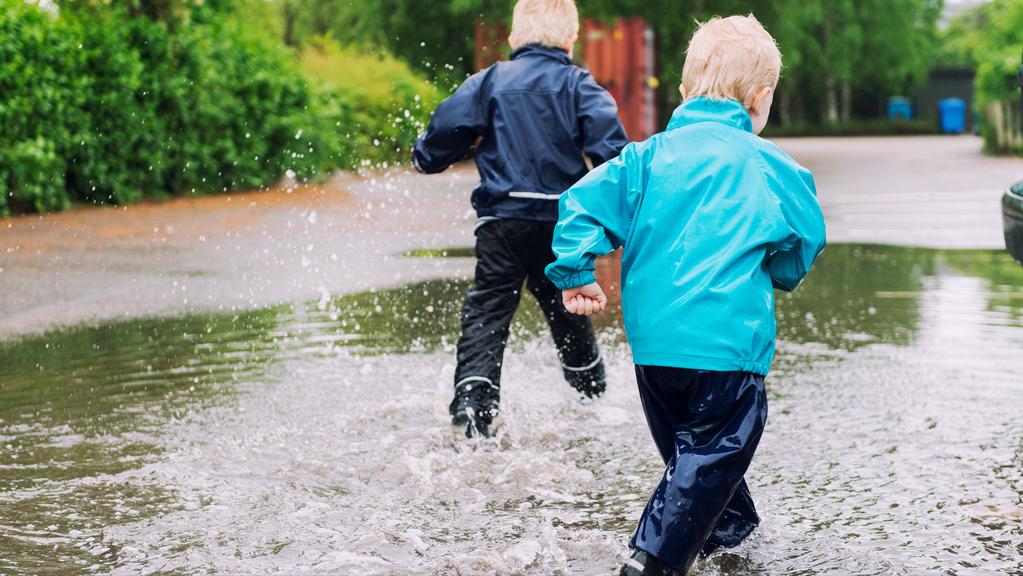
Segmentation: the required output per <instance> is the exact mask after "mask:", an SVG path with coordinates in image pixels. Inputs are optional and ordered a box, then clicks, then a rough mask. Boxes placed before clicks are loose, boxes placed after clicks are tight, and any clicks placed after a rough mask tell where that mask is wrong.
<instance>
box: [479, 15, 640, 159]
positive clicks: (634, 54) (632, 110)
mask: <svg viewBox="0 0 1023 576" xmlns="http://www.w3.org/2000/svg"><path fill="white" fill-rule="evenodd" d="M579 36H580V44H581V45H582V46H581V47H582V50H581V54H580V56H581V58H582V61H583V64H584V65H585V66H586V68H588V69H589V70H590V72H591V73H592V74H593V77H594V78H595V79H596V80H597V82H599V83H600V85H601V86H603V87H604V88H606V89H607V90H608V92H610V93H611V95H612V96H614V98H615V101H616V102H618V115H619V117H620V118H621V120H622V124H623V125H624V126H625V132H626V133H627V134H628V135H629V138H631V139H633V140H643V139H646V138H649V137H650V136H651V135H653V134H654V133H655V132H657V104H656V103H657V98H656V97H655V96H656V90H657V76H656V74H655V71H656V67H655V65H656V51H655V48H654V32H653V29H651V28H650V26H648V25H647V23H646V21H644V20H643V19H642V18H619V19H618V20H616V21H615V22H614V24H613V25H609V24H603V23H601V22H597V21H596V20H590V19H584V20H583V21H582V30H581V33H580V35H579ZM507 37H508V28H507V27H506V26H504V25H501V24H497V25H495V24H487V23H483V22H477V24H476V55H475V59H474V62H475V65H476V69H477V70H482V69H483V68H486V67H487V66H490V65H491V64H493V63H494V62H497V61H498V60H500V59H501V57H502V56H504V49H505V48H506V47H507Z"/></svg>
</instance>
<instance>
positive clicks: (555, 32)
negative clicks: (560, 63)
mask: <svg viewBox="0 0 1023 576" xmlns="http://www.w3.org/2000/svg"><path fill="white" fill-rule="evenodd" d="M577 34H579V10H578V9H577V8H576V7H575V1H574V0H519V1H518V2H516V3H515V11H514V12H513V13H512V29H511V35H509V36H508V44H510V45H511V48H512V50H518V49H519V48H521V47H522V46H525V45H526V44H543V45H544V46H550V47H553V48H564V47H565V43H566V42H567V41H568V40H569V39H570V38H572V37H574V36H576V35H577Z"/></svg>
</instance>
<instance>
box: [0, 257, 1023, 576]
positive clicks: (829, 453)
mask: <svg viewBox="0 0 1023 576" xmlns="http://www.w3.org/2000/svg"><path fill="white" fill-rule="evenodd" d="M440 241H442V240H438V242H440ZM434 246H436V245H434ZM461 254H463V253H461V252H459V251H453V252H452V253H451V255H454V256H459V255H461ZM469 264H470V261H469V260H468V259H467V258H457V257H456V258H417V259H414V261H411V260H408V259H405V258H401V257H395V258H394V263H393V264H388V265H387V266H392V265H393V266H394V267H395V269H397V268H403V267H410V268H417V267H418V269H422V270H441V271H444V270H448V271H450V270H455V271H457V270H462V271H464V270H467V269H468V266H469ZM467 286H468V281H467V280H466V279H464V277H463V278H460V277H458V275H457V274H456V275H455V277H454V278H453V279H433V280H425V281H419V280H415V281H411V282H409V283H405V284H402V285H400V286H399V287H396V288H391V289H386V290H384V289H381V290H371V291H365V292H360V293H355V294H351V295H346V296H331V295H330V294H323V295H321V296H320V297H319V298H311V299H310V301H308V302H306V303H302V304H287V305H279V306H273V307H268V308H260V309H257V310H254V311H242V310H234V311H232V310H226V311H223V312H209V313H202V314H193V315H187V316H175V317H170V318H162V319H142V320H138V319H132V320H114V321H103V322H96V323H95V325H90V326H81V327H73V328H68V329H64V330H60V331H50V332H47V333H44V334H41V335H32V334H27V335H23V336H19V337H9V338H8V339H6V340H4V341H0V398H2V402H0V573H4V574H39V573H52V574H80V573H102V574H106V573H112V574H138V573H154V572H156V573H164V574H194V573H218V574H275V573H280V574H296V573H310V574H466V575H468V574H536V575H541V574H567V575H574V574H609V573H611V572H612V570H613V568H614V567H615V566H616V565H617V564H618V563H619V562H620V557H621V555H623V554H624V553H625V546H626V542H627V538H628V536H629V534H630V531H631V529H632V527H633V526H634V522H635V520H636V518H637V517H638V515H639V513H640V511H641V509H642V507H643V505H644V503H645V499H646V497H647V495H648V491H649V489H650V488H651V486H653V484H654V482H655V480H656V478H657V477H658V476H659V474H660V473H661V466H660V464H659V462H660V461H659V458H658V456H657V453H656V450H655V448H654V446H653V443H652V441H651V440H650V438H649V436H648V433H647V431H646V426H645V423H644V420H643V416H642V411H641V408H640V406H639V402H638V398H637V395H636V393H635V390H634V386H635V382H634V378H633V376H632V372H631V365H630V363H629V358H628V353H627V348H626V346H625V344H624V337H623V334H622V332H621V330H620V328H619V326H618V325H617V324H616V322H615V321H614V320H613V318H612V317H605V319H604V320H603V321H602V322H603V323H602V324H601V330H602V332H601V337H602V341H603V344H604V347H605V353H606V356H607V358H608V369H609V380H610V381H609V387H608V388H609V390H608V393H607V395H606V396H605V397H603V398H601V399H599V400H596V401H581V400H579V399H578V398H576V397H575V396H574V394H573V393H572V391H571V389H570V388H569V387H568V385H567V384H565V383H564V382H563V381H562V379H561V375H560V367H559V364H558V362H557V359H556V357H555V356H554V353H553V351H552V348H551V346H550V345H549V344H548V339H549V335H548V334H547V332H546V328H545V327H544V323H543V322H542V320H541V318H540V316H539V313H538V311H537V310H536V308H535V306H529V307H526V308H524V309H523V310H521V311H520V313H519V315H518V316H517V319H516V323H515V329H514V332H513V337H512V342H511V343H510V348H509V351H508V355H507V357H506V363H505V365H506V377H505V385H504V386H503V390H502V392H503V394H502V396H503V409H504V410H503V413H502V416H501V423H500V425H499V429H498V430H499V431H498V435H497V438H496V439H493V440H483V441H467V440H465V439H464V438H461V436H460V434H459V432H457V431H453V430H452V429H451V428H450V427H449V426H448V424H447V415H446V405H447V402H448V401H449V399H450V397H449V394H450V387H451V378H452V373H453V370H454V366H453V344H454V342H455V339H456V338H457V330H458V327H457V311H458V309H459V307H460V300H461V297H462V295H463V293H464V291H465V290H466V288H467ZM779 340H780V343H779V352H778V358H777V360H776V362H775V369H774V371H773V372H772V374H771V376H770V377H769V379H768V388H769V393H770V401H771V415H770V418H769V421H768V428H767V431H766V433H765V436H764V439H763V441H762V443H761V448H760V450H759V452H758V455H757V458H756V459H755V460H754V463H753V467H752V468H751V470H750V473H749V476H748V478H749V480H750V485H751V488H752V491H753V495H754V497H755V498H756V499H757V501H758V504H759V507H760V510H761V514H762V516H763V518H764V521H763V524H762V526H761V528H760V529H759V530H758V532H757V533H756V534H755V536H754V537H753V538H752V539H751V540H750V541H749V542H748V543H746V544H744V545H743V546H742V547H741V548H739V549H738V550H736V551H733V552H729V553H724V554H720V555H717V556H715V557H712V558H711V559H710V560H709V561H707V562H704V563H702V564H700V565H699V567H698V570H697V573H698V574H704V575H715V574H735V575H739V574H758V575H759V574H772V575H775V574H777V575H789V574H801V575H818V574H819V575H825V574H854V575H864V576H866V575H877V574H947V575H962V576H966V575H979V574H992V575H994V574H1020V573H1023V506H1021V500H1023V472H1021V470H1023V419H1021V418H1020V416H1021V414H1023V362H1021V354H1023V269H1021V268H1020V267H1019V266H1018V265H1016V264H1015V263H1013V262H1011V260H1009V258H1008V257H1007V256H1005V255H1004V254H1002V253H999V252H988V251H936V250H928V249H922V248H893V247H877V246H859V245H851V244H850V245H833V246H831V247H829V248H828V250H827V251H826V252H825V255H824V256H823V257H822V260H821V262H820V263H819V265H818V266H817V268H816V269H815V270H814V272H813V273H812V274H811V276H810V278H809V279H808V280H807V282H806V284H805V285H804V286H803V287H802V288H801V289H800V291H799V292H797V293H796V294H794V295H791V296H785V297H782V298H780V302H779Z"/></svg>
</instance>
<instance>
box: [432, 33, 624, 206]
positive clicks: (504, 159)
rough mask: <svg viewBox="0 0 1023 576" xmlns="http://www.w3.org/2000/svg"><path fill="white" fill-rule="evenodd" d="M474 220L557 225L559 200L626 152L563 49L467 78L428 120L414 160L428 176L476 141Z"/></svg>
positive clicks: (614, 124)
mask: <svg viewBox="0 0 1023 576" xmlns="http://www.w3.org/2000/svg"><path fill="white" fill-rule="evenodd" d="M480 136H482V137H483V139H482V141H481V142H480V145H479V148H478V149H477V150H476V166H477V167H478V168H479V173H480V184H479V186H477V187H476V189H475V190H474V191H473V194H472V205H473V207H474V208H476V212H477V214H478V215H479V216H480V217H498V218H521V219H526V220H542V221H548V222H553V221H555V220H557V218H558V197H559V196H560V194H561V193H562V192H564V191H565V190H567V189H568V187H569V186H571V185H572V184H575V183H576V182H577V181H578V180H579V178H582V176H583V175H585V174H586V172H587V166H586V162H585V160H584V158H583V155H584V154H585V155H586V156H588V157H589V158H590V160H591V162H592V163H593V165H594V166H599V165H600V164H603V163H604V162H606V161H607V160H610V159H611V158H614V157H615V156H617V155H618V153H619V152H620V151H621V149H622V147H623V146H625V144H626V142H627V140H626V137H625V130H624V129H623V128H622V125H621V122H620V121H619V120H618V106H617V105H616V104H615V101H614V98H612V97H611V95H610V94H609V93H608V92H607V91H606V90H604V89H603V88H601V87H600V86H599V85H598V84H597V83H596V81H594V80H593V77H592V76H591V75H590V73H589V72H587V71H585V70H583V69H582V68H579V67H577V66H573V65H572V61H571V58H570V57H569V55H568V53H567V52H565V51H564V50H558V49H555V48H548V47H545V46H540V45H536V44H530V45H528V46H524V47H522V48H520V49H518V50H516V51H515V52H514V53H512V56H511V60H510V61H508V62H499V63H497V64H494V65H493V66H491V67H489V68H487V69H486V70H483V71H481V72H479V73H478V74H475V75H473V76H471V77H470V78H469V79H468V80H466V81H465V83H464V84H462V86H461V87H459V88H458V90H456V91H455V93H454V94H452V95H451V96H450V97H449V98H447V99H446V100H444V102H442V103H441V104H440V106H438V107H437V110H436V111H434V113H433V116H432V118H431V119H430V125H429V127H428V128H427V130H426V133H425V134H424V135H423V136H422V137H421V138H420V139H419V141H418V142H417V143H416V147H415V150H414V151H413V161H414V163H415V166H416V168H417V169H418V170H419V171H421V172H425V173H428V174H433V173H436V172H441V171H443V170H445V169H446V168H447V167H448V166H450V165H451V164H452V163H454V162H457V161H459V160H461V159H462V158H464V157H465V155H466V154H467V153H468V152H469V149H470V148H471V147H472V145H473V144H474V143H475V142H476V140H477V138H479V137H480Z"/></svg>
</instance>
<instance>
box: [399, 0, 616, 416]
mask: <svg viewBox="0 0 1023 576" xmlns="http://www.w3.org/2000/svg"><path fill="white" fill-rule="evenodd" d="M578 32H579V14H578V12H577V10H576V6H575V3H574V1H573V0H519V2H518V3H517V4H516V5H515V11H514V14H513V21H512V32H511V35H510V37H509V38H508V42H509V44H510V45H511V47H512V49H513V52H512V55H511V60H510V61H508V62H500V63H498V64H495V65H493V66H491V67H489V68H487V69H486V70H483V71H481V72H479V73H477V74H475V75H474V76H472V77H470V78H469V79H468V80H466V81H465V83H464V84H462V86H461V87H459V88H458V90H457V91H456V92H455V93H454V94H453V95H451V97H449V98H448V99H446V100H445V101H444V102H442V103H441V104H440V106H438V108H437V110H436V111H435V112H434V114H433V117H432V118H431V121H430V125H429V127H428V129H427V131H426V133H425V134H424V135H423V136H422V137H421V138H420V139H419V141H418V142H417V143H416V146H415V150H414V153H413V162H414V164H415V166H416V169H417V170H419V171H420V172H424V173H427V174H434V173H437V172H441V171H443V170H445V169H446V168H447V167H448V166H450V165H451V164H453V163H454V162H457V161H459V160H461V159H462V158H464V157H465V156H466V154H467V153H468V152H469V150H470V148H471V147H472V146H473V144H475V143H476V142H477V140H478V139H479V145H478V147H477V149H476V166H477V168H478V169H479V174H480V183H479V185H478V186H477V187H476V189H475V190H474V191H473V193H472V205H473V207H474V208H475V209H476V213H477V215H478V218H479V219H478V220H477V222H476V228H475V234H476V258H477V263H476V278H475V282H474V285H473V287H472V289H470V291H469V293H468V294H467V295H466V299H465V306H464V308H463V310H462V336H461V338H460V339H459V341H458V353H457V360H458V367H457V369H456V371H455V394H454V399H453V400H452V401H451V406H450V412H451V417H452V423H453V424H454V425H456V426H465V427H466V434H467V435H468V436H472V435H474V434H479V435H482V436H487V435H489V428H490V424H491V423H492V421H493V419H494V417H495V416H496V415H497V409H498V400H499V397H500V387H501V364H502V359H503V356H504V346H505V342H506V341H507V339H508V329H509V325H510V324H511V320H512V316H513V315H514V314H515V309H516V308H517V307H518V303H519V296H520V293H521V289H522V284H523V282H525V284H526V287H527V288H528V289H529V291H530V292H531V293H532V294H533V296H534V297H535V298H536V299H537V302H539V304H540V307H541V309H542V310H543V313H544V315H545V316H546V318H547V322H548V324H549V325H550V328H551V332H552V334H553V336H554V341H555V343H556V345H557V347H558V356H559V358H560V360H561V364H562V367H563V371H564V374H565V378H566V380H568V382H569V384H571V385H572V386H573V387H574V388H575V389H576V390H578V391H579V392H580V393H582V394H584V395H586V396H588V397H593V396H598V395H600V394H601V393H602V392H603V391H604V388H605V375H604V366H603V363H602V361H601V357H600V350H599V349H598V347H597V343H596V340H595V338H594V335H593V328H592V326H591V324H590V321H589V319H588V318H585V317H581V316H575V315H572V314H568V313H567V312H566V310H565V308H564V306H563V305H562V302H561V294H560V291H559V290H558V289H557V288H556V287H555V286H554V285H553V284H552V283H551V282H550V280H548V279H547V277H546V276H545V275H544V268H545V267H546V266H547V265H548V264H550V263H551V262H553V261H554V254H553V253H552V251H551V240H552V237H553V232H554V224H555V222H556V221H557V219H558V198H559V197H560V196H561V193H562V192H564V191H565V190H566V189H568V188H569V187H570V186H572V185H573V184H575V182H576V181H578V180H579V179H580V178H582V176H583V175H585V174H586V173H587V171H588V168H587V164H586V157H588V158H589V160H590V162H591V163H592V164H593V165H594V166H598V165H600V164H602V163H604V162H606V161H607V160H610V159H612V158H614V157H616V156H617V155H618V153H619V152H620V151H621V149H622V147H624V146H625V144H626V136H625V130H624V129H623V128H622V125H621V122H619V120H618V107H617V106H616V105H615V102H614V99H613V98H612V97H611V95H610V94H608V92H607V91H606V90H604V89H603V88H601V87H600V86H599V85H597V83H596V82H595V81H594V80H593V77H592V76H591V75H590V74H589V73H588V72H586V71H585V70H583V69H581V68H578V67H576V66H573V65H572V60H571V50H572V46H573V44H574V43H575V41H576V38H577V37H578ZM584 156H585V157H584Z"/></svg>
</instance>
